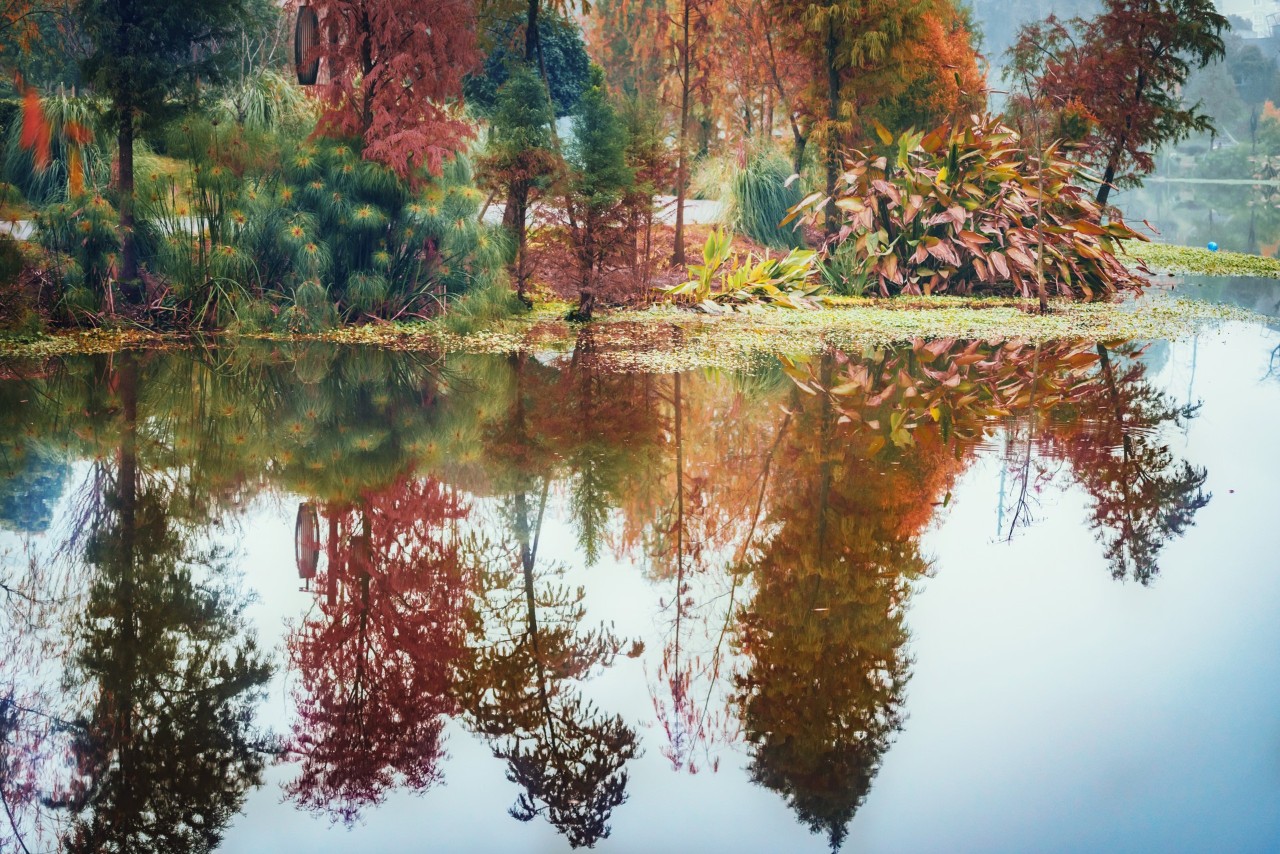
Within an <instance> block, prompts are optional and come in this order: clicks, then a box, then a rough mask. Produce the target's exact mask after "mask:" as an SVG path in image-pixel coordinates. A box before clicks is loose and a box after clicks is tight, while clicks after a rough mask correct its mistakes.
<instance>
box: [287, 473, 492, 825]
mask: <svg viewBox="0 0 1280 854" xmlns="http://www.w3.org/2000/svg"><path fill="white" fill-rule="evenodd" d="M465 515H466V510H465V509H464V508H463V507H462V506H461V505H460V504H459V503H458V501H457V499H456V498H455V497H454V496H453V494H452V493H451V492H449V491H447V490H446V489H445V488H444V487H443V486H441V484H439V483H438V482H436V481H434V480H429V479H428V480H401V481H399V482H398V483H396V484H394V485H393V486H391V487H389V488H388V489H385V490H382V491H380V492H378V493H375V494H370V495H365V496H363V497H362V498H361V499H360V500H359V501H358V502H357V503H356V504H355V505H354V506H351V507H345V508H331V509H330V511H329V512H328V513H327V516H328V519H329V531H330V536H329V541H328V543H327V552H328V565H327V566H326V567H325V569H324V570H323V571H322V572H321V573H320V577H319V584H318V589H319V590H320V591H322V594H321V599H320V604H319V611H320V614H319V615H317V616H314V617H312V618H310V619H308V620H307V621H306V622H305V623H304V624H303V625H302V626H301V627H300V628H299V629H297V630H296V631H294V632H292V633H291V634H290V636H289V638H288V648H289V657H290V662H291V664H292V666H293V667H294V668H295V669H296V670H297V671H298V673H299V677H300V680H301V687H300V689H299V691H298V693H297V703H298V721H297V722H296V723H295V725H294V729H293V736H292V738H291V739H290V743H289V745H288V751H289V753H290V754H292V755H294V756H297V757H300V762H301V770H300V773H299V775H298V778H297V779H296V780H295V781H293V782H292V783H290V784H289V786H288V787H287V790H286V791H287V793H288V794H289V796H290V797H292V798H294V799H296V800H297V801H298V802H299V803H300V804H301V805H302V806H304V807H306V808H308V809H312V810H315V811H320V812H329V813H331V814H333V815H334V816H336V817H339V818H341V819H343V820H344V821H346V822H348V823H349V822H351V821H353V820H354V819H355V818H356V817H357V815H358V814H359V811H360V809H361V808H362V807H364V806H368V805H373V804H377V803H380V802H381V801H382V799H383V798H384V797H385V795H386V792H387V791H388V790H390V789H391V788H393V787H395V786H398V785H400V786H404V787H405V788H408V789H412V790H415V791H423V790H425V789H427V788H428V787H429V786H431V785H432V784H433V783H435V782H436V781H437V780H438V779H439V772H438V770H437V769H436V764H437V762H438V761H439V759H440V757H441V755H442V746H441V732H442V730H443V726H444V722H443V716H444V715H448V714H451V713H453V712H454V711H455V708H456V702H455V700H454V699H453V697H452V696H451V692H450V688H451V685H452V681H453V676H454V673H455V667H456V665H457V663H458V661H459V659H460V658H461V656H462V654H463V649H464V643H463V641H464V634H465V627H464V620H463V608H464V601H465V592H466V587H467V579H466V577H465V574H464V572H463V570H462V567H461V563H460V561H459V556H458V547H457V542H456V540H455V538H454V534H453V523H454V522H456V521H457V520H459V519H461V518H463V517H464V516H465Z"/></svg>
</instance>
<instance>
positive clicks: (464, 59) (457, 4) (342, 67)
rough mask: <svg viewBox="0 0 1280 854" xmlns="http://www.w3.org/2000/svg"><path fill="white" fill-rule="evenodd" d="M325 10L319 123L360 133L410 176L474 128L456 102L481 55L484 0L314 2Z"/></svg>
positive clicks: (339, 132) (451, 150)
mask: <svg viewBox="0 0 1280 854" xmlns="http://www.w3.org/2000/svg"><path fill="white" fill-rule="evenodd" d="M310 5H311V6H312V7H313V8H314V9H315V10H316V13H317V15H318V16H319V18H320V47H319V48H318V49H317V52H318V54H319V57H320V60H321V68H322V69H323V73H324V74H325V75H326V77H325V78H324V82H323V83H322V84H321V86H320V92H319V94H320V99H321V102H322V103H323V104H324V108H325V109H324V113H323V115H322V116H321V118H320V131H321V132H322V133H325V134H330V135H334V136H348V137H360V138H361V139H362V140H363V141H364V156H365V157H366V158H367V159H369V160H375V161H377V162H379V163H382V164H384V165H386V166H388V167H390V168H391V169H394V170H395V171H396V173H397V174H399V175H400V176H401V177H408V176H410V175H412V174H413V173H414V172H415V171H417V170H419V169H421V168H424V167H425V168H426V169H427V170H428V171H430V172H431V173H432V174H434V175H438V174H439V173H440V168H441V165H442V164H443V162H444V161H445V160H446V159H447V158H449V157H452V156H453V155H454V154H455V153H456V152H457V151H459V150H460V149H461V148H462V146H463V144H464V143H465V141H466V140H467V138H468V137H469V136H470V135H471V128H470V126H469V125H468V124H467V123H466V121H464V120H463V119H462V117H461V116H460V115H459V114H458V113H457V112H456V110H455V106H454V105H455V103H456V102H457V100H458V99H459V98H460V97H461V95H462V79H463V77H464V76H466V74H467V72H469V71H471V70H472V69H473V68H474V67H475V65H476V64H477V62H478V61H479V59H480V53H479V51H478V49H477V47H476V29H477V28H476V2H475V0H312V2H311V4H310Z"/></svg>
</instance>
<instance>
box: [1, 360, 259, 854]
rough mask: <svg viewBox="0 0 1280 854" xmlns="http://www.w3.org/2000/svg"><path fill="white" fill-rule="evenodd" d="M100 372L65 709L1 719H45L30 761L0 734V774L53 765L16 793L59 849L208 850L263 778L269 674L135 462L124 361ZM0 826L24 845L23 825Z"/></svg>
mask: <svg viewBox="0 0 1280 854" xmlns="http://www.w3.org/2000/svg"><path fill="white" fill-rule="evenodd" d="M97 367H98V369H99V370H101V371H102V374H101V375H100V376H101V380H102V382H100V383H97V384H95V385H96V387H95V388H94V389H93V390H91V391H90V392H89V394H88V395H87V400H88V401H89V402H90V403H91V404H92V405H90V406H87V407H86V408H85V409H84V410H83V411H84V412H85V416H86V420H87V423H86V425H85V426H86V428H87V431H86V432H87V435H89V436H91V437H95V439H94V441H95V444H96V448H97V449H98V451H99V462H98V463H97V464H96V465H95V466H94V473H93V476H92V477H91V478H90V480H89V481H88V484H89V487H90V494H89V495H87V496H86V500H85V501H83V502H82V503H81V505H80V506H81V508H82V510H81V515H80V518H79V519H77V520H76V522H77V528H78V530H79V531H80V532H81V533H82V536H80V537H79V538H76V537H73V538H72V540H71V544H72V545H71V546H70V547H69V548H68V554H67V555H66V557H67V559H68V561H69V562H70V563H71V564H72V565H71V566H70V567H69V569H68V571H70V572H73V573H76V574H77V576H78V579H79V581H80V583H81V584H82V585H83V586H84V588H85V589H86V591H87V592H86V593H85V594H84V596H83V600H82V601H81V602H80V603H79V604H81V606H82V608H83V610H78V611H72V612H68V613H66V614H64V615H63V619H67V620H68V622H69V626H70V631H71V637H70V639H69V651H68V654H67V656H66V661H65V671H64V675H63V682H64V686H63V691H64V693H65V694H66V695H67V696H68V697H70V698H72V700H71V701H70V702H69V703H67V708H66V709H65V710H63V709H61V708H56V707H55V708H52V709H50V708H44V709H40V708H30V707H23V708H22V709H21V710H20V713H19V715H15V714H9V715H8V716H7V720H6V729H7V730H8V732H7V733H6V734H7V735H9V736H12V735H13V734H14V730H15V729H17V728H18V727H19V726H20V725H21V724H22V723H23V721H24V720H25V721H27V722H30V721H31V720H37V721H39V720H43V721H44V722H45V729H44V733H45V734H46V736H47V737H46V738H45V739H44V740H43V741H41V740H40V739H39V738H36V739H34V740H33V739H31V738H28V739H27V741H26V744H25V748H26V749H27V750H28V751H31V752H30V753H28V755H27V756H21V755H16V753H10V752H9V751H10V749H12V748H13V747H15V746H16V745H18V744H21V742H19V741H17V740H15V739H13V738H6V739H5V745H4V747H5V754H6V755H5V756H4V762H3V767H4V769H5V771H6V772H11V771H12V770H13V768H14V759H15V757H16V758H18V759H25V760H26V761H27V763H28V766H29V767H30V766H31V765H33V764H38V763H40V762H42V761H45V760H46V759H47V757H45V756H41V755H40V754H42V753H45V752H53V753H64V754H65V760H66V762H67V763H68V765H69V772H68V774H67V776H65V777H64V778H63V779H61V780H57V779H55V778H53V777H50V776H43V777H39V776H37V777H32V776H31V775H28V777H27V784H28V785H27V786H26V787H25V789H23V790H21V791H20V792H19V795H20V796H22V797H24V798H25V800H26V803H25V804H24V805H23V806H24V807H27V808H34V809H37V810H38V809H40V808H41V807H43V808H45V809H47V810H50V811H52V812H53V813H54V814H55V820H57V822H58V827H59V831H58V833H59V835H60V841H61V845H62V847H63V848H64V849H66V850H70V851H121V852H123V851H130V852H132V851H172V850H192V851H202V850H212V849H214V848H215V847H216V846H217V844H218V842H219V841H220V839H221V835H222V832H223V830H224V829H225V827H226V826H227V824H228V823H229V822H230V820H231V818H232V817H233V816H234V815H235V814H236V813H238V812H239V810H240V806H241V804H242V803H243V800H244V796H245V793H246V792H247V791H248V790H249V789H250V788H252V787H253V786H254V785H256V784H257V783H258V781H259V779H260V774H261V770H262V766H263V759H262V749H261V748H262V747H263V745H262V744H260V743H259V740H258V738H257V737H256V736H255V734H254V732H253V729H252V713H253V708H254V705H255V702H256V700H257V699H258V696H259V693H260V691H261V688H262V686H263V685H264V684H265V682H266V681H267V679H268V678H269V676H270V668H269V666H268V665H267V663H266V661H265V660H264V658H263V657H262V655H261V654H260V653H259V651H258V649H257V646H256V643H255V641H254V638H253V636H252V634H251V633H250V632H249V631H248V630H247V628H246V626H245V624H244V621H243V619H242V616H241V612H242V608H243V606H244V599H243V595H242V594H241V593H240V592H239V590H238V584H237V582H236V579H235V577H234V575H233V574H231V573H230V571H229V568H228V566H227V556H226V555H224V554H222V553H220V552H219V551H217V550H216V549H211V548H206V547H203V546H201V545H199V544H198V542H197V538H196V537H195V535H194V533H193V532H192V531H191V530H190V529H188V528H187V527H185V526H183V525H180V524H177V523H176V522H175V519H174V514H173V513H172V506H171V505H172V503H173V501H174V491H173V489H172V488H171V482H169V481H167V480H166V479H164V478H163V477H159V476H157V474H156V473H155V472H154V471H153V470H150V469H148V468H147V466H146V464H145V459H144V453H143V447H144V445H145V442H146V440H145V437H144V432H145V431H144V423H145V422H144V419H145V413H144V412H142V411H140V400H141V395H140V376H139V374H140V369H139V365H138V363H137V360H136V359H135V358H134V357H132V356H130V355H125V356H122V357H120V359H119V360H118V362H117V363H116V364H114V365H105V364H103V363H101V362H99V363H98V366H97ZM104 390H105V391H106V394H105V395H102V394H100V392H102V391H104ZM108 446H114V447H113V450H112V451H111V452H110V453H107V447H108ZM10 711H11V712H12V711H18V710H16V709H14V708H13V707H10ZM50 721H52V722H54V726H52V727H49V726H48V722H50ZM58 732H64V733H65V734H66V739H65V740H63V741H62V742H61V743H58V742H59V739H56V738H53V737H51V736H53V735H55V734H56V733H58ZM11 783H12V780H3V781H0V787H5V786H6V784H11ZM6 803H8V798H6ZM9 806H10V807H12V806H13V805H12V804H9ZM9 817H10V827H11V829H12V830H13V832H14V835H15V837H16V839H15V841H16V842H17V844H18V845H19V846H20V847H22V848H26V847H27V842H26V839H25V838H24V837H23V830H24V828H23V825H22V823H21V822H20V821H16V820H14V814H13V812H12V811H9ZM32 824H33V825H37V826H38V824H39V822H33V823H32Z"/></svg>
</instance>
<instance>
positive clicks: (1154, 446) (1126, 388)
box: [1061, 344, 1211, 584]
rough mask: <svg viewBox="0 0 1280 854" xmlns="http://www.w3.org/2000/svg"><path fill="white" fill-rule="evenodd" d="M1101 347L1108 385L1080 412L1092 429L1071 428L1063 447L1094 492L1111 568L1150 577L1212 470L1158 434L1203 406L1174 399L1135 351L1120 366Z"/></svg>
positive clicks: (1196, 506)
mask: <svg viewBox="0 0 1280 854" xmlns="http://www.w3.org/2000/svg"><path fill="white" fill-rule="evenodd" d="M1098 355H1099V359H1100V362H1099V372H1100V376H1101V379H1102V387H1101V388H1100V389H1099V393H1098V394H1096V395H1094V397H1093V399H1092V400H1091V401H1090V405H1089V407H1088V408H1087V410H1086V411H1084V412H1082V413H1081V419H1080V423H1081V424H1083V425H1090V426H1091V427H1092V428H1093V429H1084V430H1080V431H1076V432H1074V433H1069V434H1067V435H1065V436H1064V440H1063V441H1062V451H1061V452H1062V453H1063V454H1065V455H1066V456H1067V457H1068V458H1069V459H1070V460H1071V464H1072V467H1073V469H1074V472H1075V477H1076V479H1077V480H1078V481H1079V482H1080V484H1081V485H1082V486H1083V487H1084V489H1085V491H1087V492H1088V493H1089V495H1090V497H1091V498H1092V499H1093V508H1092V516H1093V518H1092V520H1091V526H1092V527H1093V529H1094V531H1095V532H1096V533H1097V536H1098V539H1099V540H1100V541H1101V542H1102V544H1103V547H1104V550H1105V553H1106V556H1107V562H1108V563H1109V564H1110V566H1111V574H1112V575H1113V576H1114V577H1115V578H1117V579H1123V578H1132V579H1133V580H1135V581H1138V582H1139V583H1141V584H1149V583H1150V582H1151V580H1152V579H1153V578H1155V576H1156V575H1157V574H1159V571H1160V568H1159V566H1158V565H1157V561H1158V559H1159V556H1160V551H1161V549H1163V548H1164V545H1165V543H1166V542H1168V541H1169V540H1170V539H1172V538H1173V537H1176V536H1180V535H1181V534H1182V533H1183V531H1185V530H1186V529H1187V528H1188V527H1190V525H1191V524H1192V522H1193V520H1194V518H1195V514H1196V513H1197V512H1198V511H1199V510H1200V509H1201V508H1202V507H1204V506H1205V505H1206V504H1208V503H1209V499H1210V497H1211V496H1210V495H1209V494H1208V493H1206V492H1204V489H1203V487H1204V483H1205V481H1206V480H1207V479H1208V472H1207V471H1206V470H1205V469H1203V468H1200V469H1197V468H1195V467H1193V466H1192V465H1191V464H1190V463H1189V462H1187V461H1186V460H1180V459H1176V458H1175V457H1174V455H1173V453H1172V451H1170V450H1169V446H1168V445H1167V444H1165V443H1163V442H1162V441H1161V436H1160V432H1161V428H1162V427H1163V426H1164V425H1166V424H1174V425H1180V424H1181V423H1183V422H1184V421H1185V420H1186V419H1189V418H1192V417H1194V415H1195V413H1196V410H1197V409H1198V406H1178V405H1176V404H1175V403H1174V402H1173V401H1172V400H1171V399H1170V398H1169V397H1168V395H1166V394H1164V393H1163V392H1161V391H1160V390H1158V389H1156V388H1155V387H1154V386H1152V385H1151V384H1150V383H1149V382H1147V381H1146V379H1145V374H1146V368H1145V366H1144V365H1143V364H1142V363H1141V362H1140V361H1138V360H1137V359H1133V360H1132V361H1131V363H1130V364H1129V366H1128V370H1126V371H1124V373H1120V372H1119V371H1117V366H1116V363H1115V358H1114V356H1113V353H1112V352H1111V351H1110V350H1109V349H1108V348H1107V347H1105V346H1103V345H1101V344H1099V345H1098ZM1122 355H1123V353H1122Z"/></svg>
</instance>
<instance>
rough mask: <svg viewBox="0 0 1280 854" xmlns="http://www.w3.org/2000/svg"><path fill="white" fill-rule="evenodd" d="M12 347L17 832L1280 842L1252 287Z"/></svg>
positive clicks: (962, 843) (189, 842)
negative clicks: (1139, 338)
mask: <svg viewBox="0 0 1280 854" xmlns="http://www.w3.org/2000/svg"><path fill="white" fill-rule="evenodd" d="M1180 290H1181V291H1182V292H1184V293H1188V294H1192V295H1197V296H1200V297H1203V298H1206V299H1213V300H1218V301H1227V302H1234V303H1237V304H1244V305H1247V306H1249V307H1252V308H1257V309H1261V310H1263V311H1264V312H1269V313H1271V314H1272V315H1273V316H1274V315H1275V314H1276V312H1275V307H1276V306H1277V305H1280V290H1277V288H1276V287H1275V285H1274V284H1270V283H1260V282H1256V281H1244V282H1231V281H1225V280H1205V281H1202V282H1188V283H1187V284H1186V285H1184V286H1183V287H1182V288H1181V289H1180ZM2 370H3V373H2V374H0V376H2V377H3V379H0V478H2V479H3V480H2V481H0V483H2V485H0V526H2V529H3V530H2V532H0V583H2V584H3V585H4V588H3V589H2V590H0V602H3V604H4V608H3V610H2V611H0V792H2V793H3V795H4V798H3V801H4V810H3V811H2V812H0V850H3V851H6V852H7V851H18V850H23V847H22V846H24V845H25V846H26V849H27V850H31V851H48V850H56V849H60V848H61V849H66V850H84V851H88V850H112V851H129V852H140V851H184V850H201V849H207V848H217V849H220V850H225V851H231V852H272V854H274V852H279V851H282V850H297V851H352V850H354V851H424V850H432V851H486V852H487V851H558V850H564V849H568V848H570V847H571V846H585V845H595V846H596V847H598V848H599V849H600V850H602V851H618V852H649V851H686V850H687V851H695V850H698V851H728V850H738V851H762V852H764V851H768V852H773V851H814V852H817V851H823V850H828V849H830V848H835V847H843V850H846V851H885V852H904V851H982V852H991V851H1100V850H1106V851H1274V850H1275V845H1276V840H1277V839H1280V620H1277V618H1276V615H1277V614H1278V613H1280V566H1278V565H1277V558H1276V556H1277V554H1278V553H1280V526H1278V525H1277V522H1276V508H1277V507H1280V478H1278V477H1277V474H1278V473H1280V443H1278V442H1276V441H1275V433H1276V429H1277V428H1276V425H1277V424H1280V332H1277V331H1276V329H1275V328H1273V327H1271V326H1268V325H1266V324H1257V325H1253V324H1233V325H1229V326H1226V327H1224V328H1222V329H1219V330H1216V331H1213V332H1207V333H1202V334H1200V335H1198V336H1194V337H1189V338H1187V339H1185V340H1178V341H1173V342H1170V341H1155V342H1107V343H1106V345H1105V346H1103V347H1098V346H1096V344H1095V343H1093V342H1072V343H1049V344H1044V345H1041V346H1039V347H1030V346H1019V345H1010V346H1004V345H1001V344H999V343H974V344H970V343H967V342H940V343H932V344H931V343H927V342H916V343H915V344H914V345H903V346H901V347H897V348H890V349H887V350H880V351H874V352H867V353H848V354H828V355H827V356H825V357H822V358H817V357H815V358H813V359H811V360H809V361H808V362H807V363H802V364H799V365H796V366H795V367H794V368H792V375H789V374H788V373H787V371H785V370H784V368H783V366H782V365H781V363H779V362H777V360H771V359H762V360H761V362H760V364H759V366H758V368H757V369H756V370H754V371H751V372H748V373H740V374H731V373H714V372H691V373H685V374H679V375H651V374H622V373H613V372H610V371H609V370H607V369H606V368H604V367H602V366H601V365H600V364H598V362H597V361H596V360H595V359H594V358H593V357H592V354H591V353H590V352H583V351H581V350H580V351H579V352H578V353H577V356H576V357H575V356H573V355H565V354H562V355H555V354H541V355H530V356H524V357H505V356H503V357H499V356H456V357H449V358H443V359H441V358H434V357H430V356H426V355H424V354H393V353H387V352H382V351H377V350H366V349H356V348H349V349H340V348H335V347H328V346H308V347H299V348H287V349H286V348H278V347H269V346H248V345H236V346H226V347H222V348H217V349H200V348H191V349H181V350H175V351H170V352H141V353H126V354H117V355H114V356H97V357H83V358H68V359H61V360H48V361H41V362H19V363H10V364H6V365H4V366H3V367H2ZM802 384H803V387H802ZM815 386H821V387H822V388H825V389H834V391H835V392H837V393H835V394H825V393H817V394H814V393H810V392H812V391H814V390H815Z"/></svg>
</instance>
